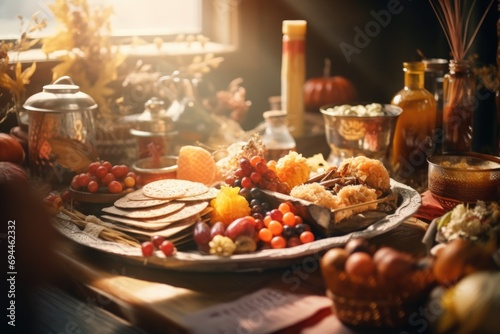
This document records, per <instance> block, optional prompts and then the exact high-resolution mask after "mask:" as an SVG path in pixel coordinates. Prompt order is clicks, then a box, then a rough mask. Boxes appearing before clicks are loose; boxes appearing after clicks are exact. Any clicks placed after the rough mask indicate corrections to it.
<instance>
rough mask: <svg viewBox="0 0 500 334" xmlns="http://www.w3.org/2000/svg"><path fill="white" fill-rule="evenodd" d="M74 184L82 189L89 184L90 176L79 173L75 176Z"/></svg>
mask: <svg viewBox="0 0 500 334" xmlns="http://www.w3.org/2000/svg"><path fill="white" fill-rule="evenodd" d="M76 182H77V183H78V185H79V186H80V187H82V188H84V187H86V186H87V185H88V184H89V182H90V175H88V174H87V173H81V174H78V175H77V176H76Z"/></svg>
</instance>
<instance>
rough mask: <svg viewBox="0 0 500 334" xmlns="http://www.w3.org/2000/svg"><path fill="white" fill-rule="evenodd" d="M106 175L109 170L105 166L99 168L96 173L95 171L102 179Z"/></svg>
mask: <svg viewBox="0 0 500 334" xmlns="http://www.w3.org/2000/svg"><path fill="white" fill-rule="evenodd" d="M106 174H108V169H107V168H106V167H105V166H102V165H101V166H99V167H97V169H96V171H95V175H96V176H97V177H98V178H100V179H102V178H103V177H104V176H105V175H106Z"/></svg>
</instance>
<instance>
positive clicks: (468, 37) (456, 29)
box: [429, 0, 493, 61]
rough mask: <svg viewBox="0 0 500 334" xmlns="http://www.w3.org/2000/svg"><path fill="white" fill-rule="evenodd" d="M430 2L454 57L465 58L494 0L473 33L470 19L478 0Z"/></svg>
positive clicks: (458, 59)
mask: <svg viewBox="0 0 500 334" xmlns="http://www.w3.org/2000/svg"><path fill="white" fill-rule="evenodd" d="M429 3H430V4H431V6H432V9H433V10H434V13H435V14H436V16H437V18H438V20H439V24H440V25H441V27H442V28H443V31H444V33H445V35H446V40H447V41H448V44H449V46H450V49H451V53H452V56H453V59H454V60H455V61H460V60H464V59H465V56H466V54H467V52H468V51H469V49H470V48H471V46H472V43H473V42H474V39H475V38H476V35H477V33H478V31H479V28H480V26H481V24H482V23H483V21H484V19H485V18H486V14H487V13H488V11H489V10H490V8H491V6H492V5H493V0H490V1H489V3H488V4H487V6H486V9H485V10H484V12H483V13H482V15H481V16H480V19H479V22H478V24H477V25H476V27H475V29H474V30H473V31H472V33H471V32H470V30H469V29H470V28H471V27H470V23H471V22H470V21H471V17H472V14H473V12H474V8H475V6H476V4H477V0H473V1H472V3H470V1H467V0H465V1H463V2H462V1H460V0H429ZM467 7H468V8H467ZM465 12H467V14H466V15H464V13H465Z"/></svg>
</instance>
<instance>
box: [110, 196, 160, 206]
mask: <svg viewBox="0 0 500 334" xmlns="http://www.w3.org/2000/svg"><path fill="white" fill-rule="evenodd" d="M168 202H170V200H168V199H151V198H150V199H148V200H147V201H135V200H131V199H129V198H127V196H123V197H121V198H119V199H117V200H116V201H115V202H114V203H113V204H114V206H116V207H117V208H120V209H144V208H151V207H154V206H157V205H162V204H166V203H168Z"/></svg>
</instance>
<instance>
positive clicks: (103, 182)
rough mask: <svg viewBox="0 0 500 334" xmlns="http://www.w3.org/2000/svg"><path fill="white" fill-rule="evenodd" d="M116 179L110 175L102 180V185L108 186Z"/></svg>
mask: <svg viewBox="0 0 500 334" xmlns="http://www.w3.org/2000/svg"><path fill="white" fill-rule="evenodd" d="M115 180H116V178H115V176H114V175H113V174H111V173H108V174H106V175H104V176H103V177H102V178H101V183H102V184H103V185H105V186H107V185H108V184H109V183H110V182H111V181H115Z"/></svg>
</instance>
